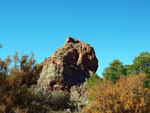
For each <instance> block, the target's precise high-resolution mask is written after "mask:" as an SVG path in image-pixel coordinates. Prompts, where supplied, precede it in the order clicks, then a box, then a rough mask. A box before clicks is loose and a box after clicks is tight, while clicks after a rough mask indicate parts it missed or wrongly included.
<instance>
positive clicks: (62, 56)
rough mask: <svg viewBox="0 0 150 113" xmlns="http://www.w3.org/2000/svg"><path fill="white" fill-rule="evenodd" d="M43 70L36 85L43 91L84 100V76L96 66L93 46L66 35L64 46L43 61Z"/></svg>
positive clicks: (85, 89)
mask: <svg viewBox="0 0 150 113" xmlns="http://www.w3.org/2000/svg"><path fill="white" fill-rule="evenodd" d="M42 65H43V70H42V72H41V74H40V78H39V80H38V83H37V85H36V87H37V88H42V89H43V90H44V92H43V93H49V92H51V91H54V92H62V91H66V92H69V93H70V96H71V98H72V99H75V100H81V101H86V96H87V94H86V91H87V87H86V83H85V80H86V78H89V77H90V75H92V74H94V73H95V72H96V70H97V68H98V60H97V58H96V56H95V52H94V49H93V47H91V46H90V45H89V44H87V43H83V42H81V41H79V40H76V39H74V38H71V37H68V38H67V40H66V43H65V45H64V46H62V47H61V48H59V49H58V50H57V51H55V52H54V53H53V54H52V55H51V56H50V57H49V58H48V59H46V60H45V61H44V62H43V63H42Z"/></svg>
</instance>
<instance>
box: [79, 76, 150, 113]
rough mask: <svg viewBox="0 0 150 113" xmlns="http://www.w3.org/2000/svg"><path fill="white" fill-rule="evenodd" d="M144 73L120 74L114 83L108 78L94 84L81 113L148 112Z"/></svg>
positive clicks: (148, 92)
mask: <svg viewBox="0 0 150 113" xmlns="http://www.w3.org/2000/svg"><path fill="white" fill-rule="evenodd" d="M145 77H146V75H145V74H140V75H138V76H137V75H131V76H129V77H124V76H121V77H120V79H119V80H118V81H117V82H116V84H114V85H113V84H112V83H111V81H109V80H104V81H103V82H100V83H98V84H97V85H95V86H94V87H93V88H92V89H91V90H90V92H89V96H91V97H92V101H91V102H90V104H89V106H87V107H86V108H84V109H83V110H82V112H83V113H85V112H86V113H100V112H102V113H148V112H150V109H149V108H150V107H149V106H150V89H148V88H145V87H144V82H143V80H144V79H145Z"/></svg>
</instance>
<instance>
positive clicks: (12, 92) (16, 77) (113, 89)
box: [0, 45, 150, 113]
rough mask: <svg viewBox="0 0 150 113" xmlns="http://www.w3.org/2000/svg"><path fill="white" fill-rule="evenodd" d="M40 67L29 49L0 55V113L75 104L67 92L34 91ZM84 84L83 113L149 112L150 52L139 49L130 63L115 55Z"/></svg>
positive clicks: (45, 112) (45, 111)
mask: <svg viewBox="0 0 150 113" xmlns="http://www.w3.org/2000/svg"><path fill="white" fill-rule="evenodd" d="M1 47H2V46H1V45H0V48H1ZM41 70H42V66H41V65H40V64H36V61H35V60H34V55H33V53H32V52H31V55H26V54H23V55H22V57H21V58H19V56H18V53H15V54H14V56H13V58H11V57H10V56H8V57H7V58H6V59H5V60H2V59H0V113H53V112H59V111H60V113H65V112H66V111H64V110H66V109H68V108H69V109H71V108H73V107H74V108H75V107H77V106H75V103H73V102H71V101H70V95H69V94H67V93H61V94H58V93H54V92H52V93H50V94H49V95H47V96H44V95H42V94H37V93H36V90H35V89H34V88H33V87H34V86H35V85H36V84H37V80H38V78H39V75H40V72H41ZM86 84H87V87H88V99H89V103H88V105H87V106H85V107H84V108H83V109H82V112H83V113H149V112H150V107H149V106H150V89H149V88H150V53H149V52H142V53H140V54H139V56H137V57H135V59H134V60H133V64H130V65H129V64H127V65H123V63H122V62H120V61H119V60H118V59H115V60H113V61H112V62H111V63H110V64H109V66H108V67H107V68H106V69H105V70H104V71H103V78H100V77H99V76H98V75H97V74H96V73H95V74H93V75H92V76H91V77H90V78H89V79H87V80H86ZM33 89H34V90H33ZM37 90H38V88H37ZM68 112H69V111H68Z"/></svg>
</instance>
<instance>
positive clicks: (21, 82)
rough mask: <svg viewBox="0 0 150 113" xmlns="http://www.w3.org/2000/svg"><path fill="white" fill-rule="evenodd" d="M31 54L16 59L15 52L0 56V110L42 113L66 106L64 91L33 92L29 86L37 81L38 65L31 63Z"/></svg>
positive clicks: (39, 69) (39, 70)
mask: <svg viewBox="0 0 150 113" xmlns="http://www.w3.org/2000/svg"><path fill="white" fill-rule="evenodd" d="M33 56H34V55H33V53H31V55H30V56H28V55H22V57H21V59H20V58H19V57H18V53H16V54H15V55H14V56H13V59H10V56H8V57H7V58H6V59H5V60H2V59H0V113H46V112H51V111H53V110H57V111H58V110H64V109H66V108H68V107H69V102H70V97H69V96H68V95H67V94H55V95H54V94H49V96H48V97H46V96H45V97H44V96H40V95H37V94H35V91H34V90H33V88H32V86H34V85H35V84H36V83H37V80H38V78H39V74H40V72H41V69H42V66H41V65H39V64H35V60H34V58H33ZM12 61H13V63H12V65H11V62H12ZM10 66H11V67H10Z"/></svg>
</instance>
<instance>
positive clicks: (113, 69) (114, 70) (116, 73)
mask: <svg viewBox="0 0 150 113" xmlns="http://www.w3.org/2000/svg"><path fill="white" fill-rule="evenodd" d="M102 74H103V76H104V78H106V79H108V80H110V81H111V82H112V83H115V82H116V80H118V79H119V78H120V76H121V75H125V74H126V71H125V68H124V66H123V64H122V63H121V62H120V61H119V60H118V59H116V60H113V61H112V62H111V63H110V64H109V67H107V68H105V69H104V72H103V73H102Z"/></svg>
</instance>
